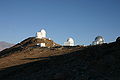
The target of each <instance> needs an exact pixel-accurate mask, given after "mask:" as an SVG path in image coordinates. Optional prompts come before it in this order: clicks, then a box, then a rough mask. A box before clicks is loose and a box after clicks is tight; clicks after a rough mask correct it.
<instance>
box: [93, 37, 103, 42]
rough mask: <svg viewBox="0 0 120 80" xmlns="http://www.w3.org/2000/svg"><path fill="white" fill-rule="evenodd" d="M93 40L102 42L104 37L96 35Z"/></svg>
mask: <svg viewBox="0 0 120 80" xmlns="http://www.w3.org/2000/svg"><path fill="white" fill-rule="evenodd" d="M95 41H101V42H104V38H103V37H102V36H97V37H96V38H95Z"/></svg>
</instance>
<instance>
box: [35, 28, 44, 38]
mask: <svg viewBox="0 0 120 80" xmlns="http://www.w3.org/2000/svg"><path fill="white" fill-rule="evenodd" d="M36 38H40V39H41V38H46V31H45V30H44V29H41V30H40V31H39V32H37V34H36Z"/></svg>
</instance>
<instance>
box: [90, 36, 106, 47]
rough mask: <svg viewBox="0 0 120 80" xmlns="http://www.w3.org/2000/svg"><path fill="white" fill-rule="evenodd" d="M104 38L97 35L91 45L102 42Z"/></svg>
mask: <svg viewBox="0 0 120 80" xmlns="http://www.w3.org/2000/svg"><path fill="white" fill-rule="evenodd" d="M103 43H104V38H103V37H102V36H97V37H96V38H95V40H94V41H93V42H92V45H98V44H103Z"/></svg>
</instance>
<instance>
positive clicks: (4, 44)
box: [0, 41, 14, 51]
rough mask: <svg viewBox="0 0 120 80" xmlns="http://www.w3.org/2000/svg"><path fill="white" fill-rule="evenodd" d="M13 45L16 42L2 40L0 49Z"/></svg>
mask: <svg viewBox="0 0 120 80" xmlns="http://www.w3.org/2000/svg"><path fill="white" fill-rule="evenodd" d="M13 45H14V44H11V43H8V42H4V41H1V42H0V51H2V50H4V49H6V48H10V47H12V46H13Z"/></svg>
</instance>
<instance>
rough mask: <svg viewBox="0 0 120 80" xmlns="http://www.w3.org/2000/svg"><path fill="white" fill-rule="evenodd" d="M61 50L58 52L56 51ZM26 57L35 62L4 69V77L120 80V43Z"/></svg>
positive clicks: (7, 79) (1, 75)
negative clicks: (46, 55) (45, 55)
mask: <svg viewBox="0 0 120 80" xmlns="http://www.w3.org/2000/svg"><path fill="white" fill-rule="evenodd" d="M70 49H72V48H70ZM70 49H67V50H70ZM74 49H75V48H74ZM58 52H59V51H58ZM58 52H57V50H56V51H55V53H56V54H57V53H58ZM64 52H65V51H63V53H64ZM60 53H61V52H60ZM41 54H42V53H41ZM23 60H28V61H31V60H33V61H32V62H29V63H26V64H22V65H18V66H13V67H9V68H5V69H4V70H1V71H0V79H2V80H120V64H119V62H120V43H116V42H114V43H110V44H103V45H97V46H88V47H86V48H83V49H81V48H77V49H76V51H73V50H72V51H70V52H66V54H63V55H54V56H48V57H41V56H39V57H34V58H24V59H23ZM34 60H36V61H34Z"/></svg>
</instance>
